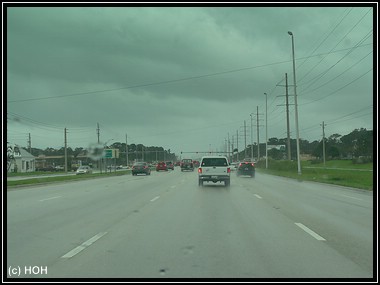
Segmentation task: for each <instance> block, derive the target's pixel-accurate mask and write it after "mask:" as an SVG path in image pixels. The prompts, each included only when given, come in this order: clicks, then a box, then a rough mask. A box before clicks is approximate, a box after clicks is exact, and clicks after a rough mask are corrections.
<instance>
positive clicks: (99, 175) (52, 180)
mask: <svg viewBox="0 0 380 285" xmlns="http://www.w3.org/2000/svg"><path fill="white" fill-rule="evenodd" d="M130 172H131V171H130V170H126V171H117V172H111V173H109V172H107V173H96V174H83V175H71V176H54V177H45V176H46V173H44V174H41V176H40V177H38V178H30V179H22V180H17V181H7V187H12V186H23V185H24V186H25V185H36V184H46V183H56V182H67V181H75V180H84V179H93V178H102V177H111V176H119V175H126V174H130ZM28 174H29V175H38V174H37V173H36V172H34V173H28ZM51 174H56V172H55V173H54V172H52V173H51ZM9 176H11V175H9ZM14 176H21V175H14ZM23 176H27V175H23Z"/></svg>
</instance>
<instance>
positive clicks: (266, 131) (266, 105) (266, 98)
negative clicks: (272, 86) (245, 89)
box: [264, 93, 268, 169]
mask: <svg viewBox="0 0 380 285" xmlns="http://www.w3.org/2000/svg"><path fill="white" fill-rule="evenodd" d="M264 95H265V168H266V169H268V94H267V93H264Z"/></svg>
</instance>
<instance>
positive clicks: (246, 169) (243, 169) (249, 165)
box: [236, 161, 255, 177]
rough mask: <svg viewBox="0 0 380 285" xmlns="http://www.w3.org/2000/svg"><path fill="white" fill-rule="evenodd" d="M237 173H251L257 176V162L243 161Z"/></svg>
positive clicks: (252, 175) (250, 174)
mask: <svg viewBox="0 0 380 285" xmlns="http://www.w3.org/2000/svg"><path fill="white" fill-rule="evenodd" d="M236 175H237V176H240V175H249V176H251V177H255V164H254V163H253V162H248V161H246V162H241V163H240V164H239V166H238V167H237V170H236Z"/></svg>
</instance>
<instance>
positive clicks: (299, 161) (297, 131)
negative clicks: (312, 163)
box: [288, 32, 302, 175]
mask: <svg viewBox="0 0 380 285" xmlns="http://www.w3.org/2000/svg"><path fill="white" fill-rule="evenodd" d="M288 34H289V35H290V36H291V37H292V54H293V86H294V106H295V113H296V115H295V117H296V133H297V164H298V174H299V175H301V174H302V172H301V160H300V159H301V158H300V134H299V128H298V107H297V88H296V60H295V58H294V37H293V33H292V32H288Z"/></svg>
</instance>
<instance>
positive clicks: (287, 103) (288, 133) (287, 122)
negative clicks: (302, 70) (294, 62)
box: [285, 73, 292, 161]
mask: <svg viewBox="0 0 380 285" xmlns="http://www.w3.org/2000/svg"><path fill="white" fill-rule="evenodd" d="M285 84H286V86H285V90H286V93H285V94H286V95H285V96H286V132H287V138H288V139H287V143H288V160H289V161H290V160H291V159H292V157H291V153H290V151H291V150H290V125H289V95H288V74H287V73H285Z"/></svg>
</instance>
